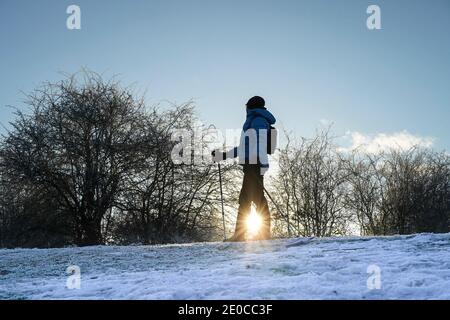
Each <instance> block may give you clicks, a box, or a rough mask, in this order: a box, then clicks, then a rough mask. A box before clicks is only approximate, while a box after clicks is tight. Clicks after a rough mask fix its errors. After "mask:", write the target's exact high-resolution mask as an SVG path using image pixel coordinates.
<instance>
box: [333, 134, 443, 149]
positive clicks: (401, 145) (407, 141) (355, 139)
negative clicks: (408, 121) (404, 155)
mask: <svg viewBox="0 0 450 320" xmlns="http://www.w3.org/2000/svg"><path fill="white" fill-rule="evenodd" d="M345 138H346V140H349V141H350V147H347V148H341V151H351V150H355V149H357V148H358V149H359V150H361V151H364V152H367V153H379V152H382V151H387V150H391V149H394V150H408V149H410V148H412V147H414V146H418V147H423V148H431V147H432V146H433V144H434V138H432V137H421V136H418V135H414V134H411V133H409V132H407V131H401V132H396V133H390V134H389V133H378V134H375V135H367V134H363V133H360V132H355V131H350V132H347V133H346V135H345Z"/></svg>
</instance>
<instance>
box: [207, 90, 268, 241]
mask: <svg viewBox="0 0 450 320" xmlns="http://www.w3.org/2000/svg"><path fill="white" fill-rule="evenodd" d="M265 105H266V103H265V100H264V99H263V98H262V97H260V96H254V97H252V98H250V99H249V100H248V102H247V103H246V113H247V117H246V120H245V123H244V125H243V128H242V134H241V139H240V144H239V146H237V147H234V148H233V149H231V150H229V151H227V152H220V151H219V150H214V151H213V152H212V156H213V159H214V161H215V162H217V161H221V160H225V159H230V158H236V157H239V164H241V165H242V166H243V171H244V179H243V181H242V188H241V192H240V194H239V209H238V215H237V219H236V227H235V232H234V235H233V236H232V237H231V238H229V239H228V240H227V241H245V240H246V239H245V235H246V219H247V217H248V215H249V214H250V211H251V205H252V202H253V203H254V204H255V206H256V210H257V212H259V214H260V215H261V217H262V226H261V229H260V231H259V232H258V234H257V235H256V237H255V239H260V240H266V239H270V211H269V206H268V204H267V199H266V197H265V196H264V174H265V173H266V172H267V170H268V169H269V161H268V153H267V149H268V148H267V143H268V139H267V137H268V135H267V132H268V131H269V130H271V125H273V124H275V122H276V119H275V117H274V116H273V115H272V113H270V112H269V111H268V110H267V108H266V107H265Z"/></svg>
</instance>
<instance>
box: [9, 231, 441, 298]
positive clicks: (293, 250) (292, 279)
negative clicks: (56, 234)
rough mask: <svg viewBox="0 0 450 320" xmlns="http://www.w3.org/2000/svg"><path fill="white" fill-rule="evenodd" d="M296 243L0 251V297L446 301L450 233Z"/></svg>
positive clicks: (278, 241)
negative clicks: (75, 273) (70, 282)
mask: <svg viewBox="0 0 450 320" xmlns="http://www.w3.org/2000/svg"><path fill="white" fill-rule="evenodd" d="M296 241H298V240H297V239H288V240H272V241H261V242H248V243H232V244H227V243H196V244H189V245H165V246H130V247H106V246H99V247H85V248H65V249H45V250H44V249H17V250H0V298H1V299H450V234H441V235H432V234H420V235H415V236H394V237H373V238H359V237H351V238H324V239H312V240H311V241H306V242H304V241H303V240H300V244H299V245H295V244H296ZM71 265H77V266H79V267H80V270H81V287H80V289H68V288H67V287H66V281H67V278H68V276H69V275H68V274H67V273H66V269H67V267H68V266H71ZM368 268H369V271H370V272H372V273H370V272H369V273H368V272H367V271H368ZM378 268H379V269H378ZM374 270H375V273H373V272H374ZM376 270H378V271H379V273H377V272H376ZM373 277H376V279H379V280H380V281H379V285H380V288H379V289H376V287H377V286H376V285H375V288H373V284H374V283H375V284H376V283H377V281H376V280H375V281H374V280H373V279H374V278H373ZM368 279H369V287H368V283H367V282H368Z"/></svg>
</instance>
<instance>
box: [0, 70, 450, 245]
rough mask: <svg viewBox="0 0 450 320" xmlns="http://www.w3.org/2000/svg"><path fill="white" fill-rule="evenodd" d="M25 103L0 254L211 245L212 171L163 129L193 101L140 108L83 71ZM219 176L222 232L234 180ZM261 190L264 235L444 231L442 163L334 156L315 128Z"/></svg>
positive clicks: (139, 102)
mask: <svg viewBox="0 0 450 320" xmlns="http://www.w3.org/2000/svg"><path fill="white" fill-rule="evenodd" d="M26 104H27V105H28V107H29V108H28V109H26V110H25V111H21V110H19V109H17V110H16V112H15V118H14V120H13V121H12V122H11V123H10V128H9V129H8V130H7V131H6V133H5V134H3V136H2V139H1V141H0V247H60V246H67V245H80V246H82V245H97V244H110V243H114V244H133V243H139V244H156V243H169V242H187V241H210V240H219V239H220V238H221V235H222V234H223V229H222V223H221V211H220V210H221V207H220V193H219V184H218V171H217V167H216V166H215V165H214V164H211V163H207V162H205V163H196V164H195V165H194V164H176V163H174V162H173V161H172V158H171V153H172V151H173V149H174V146H175V144H176V141H174V140H173V139H172V134H173V131H174V130H175V129H187V130H192V131H194V130H195V123H196V120H197V119H196V115H195V110H194V106H193V104H192V103H186V104H182V105H176V106H175V105H174V106H172V107H170V108H165V109H161V108H158V106H156V107H148V106H147V105H146V103H145V101H144V99H143V98H137V97H136V94H134V92H133V90H131V89H130V88H124V87H122V86H121V85H120V83H119V82H118V81H115V80H114V79H113V80H109V81H105V80H104V79H102V78H101V77H100V76H99V75H97V74H95V73H92V72H84V73H82V75H81V76H80V75H75V76H71V77H68V78H66V79H63V80H61V81H58V82H55V83H44V84H43V85H42V86H40V87H39V88H37V89H36V90H35V91H33V92H32V93H30V94H29V95H27V100H26ZM194 143H195V144H202V143H204V142H203V140H202V139H201V137H200V138H199V140H198V141H195V142H194ZM223 170H224V172H223V173H222V174H223V175H224V179H223V181H224V184H225V185H224V192H225V195H224V196H225V197H224V199H225V206H226V208H227V219H229V221H230V222H232V221H233V219H232V217H231V216H232V215H233V214H234V213H230V212H235V211H236V205H237V194H238V191H239V187H240V183H241V171H240V169H239V166H238V165H236V164H228V165H225V166H223ZM271 180H272V181H270V186H271V187H269V188H268V189H269V192H270V194H271V197H270V198H271V199H272V202H271V203H270V205H271V209H272V215H273V220H274V223H273V225H274V227H273V234H274V236H278V237H284V236H310V235H314V236H331V235H345V234H350V233H354V232H355V231H358V232H360V233H361V234H363V235H384V234H396V233H400V234H405V233H415V232H448V231H449V226H450V223H449V221H450V159H449V156H448V154H446V153H437V152H434V151H432V150H428V149H420V148H414V149H411V150H407V151H395V150H392V151H389V152H385V153H380V154H376V155H374V154H369V153H365V152H361V151H358V150H355V151H353V152H342V151H340V150H339V148H338V147H337V146H336V145H335V144H334V139H333V138H332V137H330V134H329V132H328V131H327V130H325V131H323V132H319V133H318V134H317V136H316V137H315V138H313V139H301V140H296V141H293V140H289V141H288V143H287V144H286V145H285V146H284V147H283V148H282V149H281V150H279V152H278V155H277V173H276V174H275V176H274V177H273V178H272V179H271ZM231 228H232V226H231V225H230V229H231Z"/></svg>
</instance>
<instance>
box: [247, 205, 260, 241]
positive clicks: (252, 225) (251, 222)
mask: <svg viewBox="0 0 450 320" xmlns="http://www.w3.org/2000/svg"><path fill="white" fill-rule="evenodd" d="M261 225H262V219H261V216H260V215H259V214H258V213H256V209H255V207H254V206H252V208H251V210H250V214H249V215H248V217H247V233H248V235H249V236H255V235H256V234H257V233H258V232H259V229H261Z"/></svg>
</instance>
